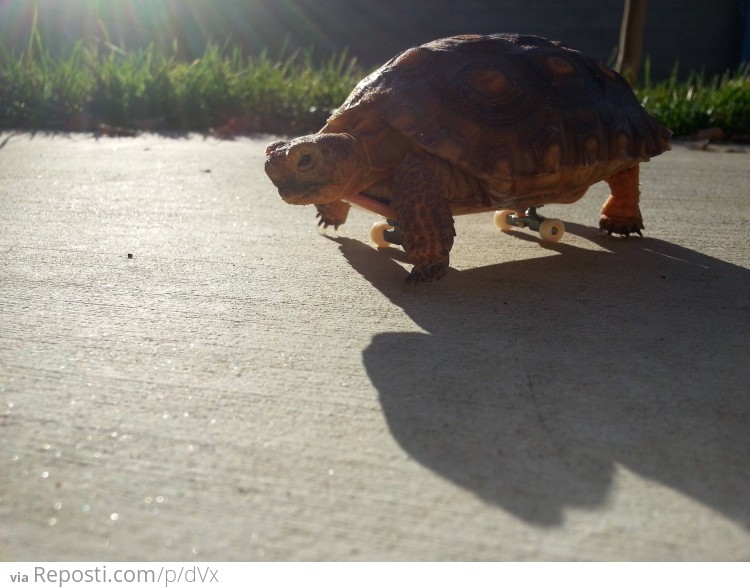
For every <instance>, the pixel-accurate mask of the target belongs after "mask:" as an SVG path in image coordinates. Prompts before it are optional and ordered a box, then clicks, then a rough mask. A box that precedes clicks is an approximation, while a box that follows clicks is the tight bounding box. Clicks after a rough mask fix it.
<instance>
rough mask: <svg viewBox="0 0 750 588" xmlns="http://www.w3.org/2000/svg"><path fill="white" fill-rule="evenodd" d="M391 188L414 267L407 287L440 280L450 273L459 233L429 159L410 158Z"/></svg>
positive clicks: (405, 243) (402, 237) (410, 260)
mask: <svg viewBox="0 0 750 588" xmlns="http://www.w3.org/2000/svg"><path fill="white" fill-rule="evenodd" d="M391 188H392V191H393V208H394V211H395V213H396V221H397V222H398V226H399V229H400V232H401V243H402V245H403V248H404V251H405V252H406V261H407V262H408V263H411V264H413V265H414V267H413V268H412V270H411V274H409V277H408V278H407V280H406V281H407V283H408V282H434V281H436V280H439V279H440V278H442V277H443V276H444V275H445V273H446V272H447V271H448V263H449V254H450V250H451V248H452V247H453V238H454V237H455V236H456V231H455V229H454V227H453V215H452V214H451V209H450V204H449V203H448V200H447V198H446V197H445V190H444V188H443V186H442V184H441V183H440V181H439V180H438V178H437V177H436V176H435V173H434V171H433V166H432V165H431V162H430V156H428V155H425V154H422V155H413V156H410V157H408V158H407V159H406V160H405V161H404V162H403V163H402V164H401V165H400V166H399V167H398V169H397V170H396V173H395V175H394V177H393V180H392V185H391Z"/></svg>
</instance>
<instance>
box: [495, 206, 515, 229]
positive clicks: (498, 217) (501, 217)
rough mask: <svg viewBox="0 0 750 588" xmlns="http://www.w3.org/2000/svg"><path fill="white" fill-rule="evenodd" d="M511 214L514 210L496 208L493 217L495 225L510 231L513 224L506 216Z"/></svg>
mask: <svg viewBox="0 0 750 588" xmlns="http://www.w3.org/2000/svg"><path fill="white" fill-rule="evenodd" d="M512 214H515V211H514V210H498V211H497V212H496V213H495V217H494V220H495V226H496V227H497V228H498V229H500V230H501V231H506V232H507V231H510V230H511V229H512V228H513V225H511V224H510V223H509V222H508V217H509V216H511V215H512Z"/></svg>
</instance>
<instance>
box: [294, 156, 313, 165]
mask: <svg viewBox="0 0 750 588" xmlns="http://www.w3.org/2000/svg"><path fill="white" fill-rule="evenodd" d="M312 160H313V158H312V155H310V154H309V153H305V154H304V155H303V156H302V157H300V158H299V160H298V161H297V168H298V169H307V168H308V167H310V166H311V165H312Z"/></svg>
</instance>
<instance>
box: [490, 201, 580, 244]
mask: <svg viewBox="0 0 750 588" xmlns="http://www.w3.org/2000/svg"><path fill="white" fill-rule="evenodd" d="M536 209H537V207H532V208H527V209H526V210H524V211H523V212H516V211H515V210H498V211H497V212H496V213H495V225H496V226H497V227H498V228H499V229H500V230H501V231H504V232H508V231H510V230H511V229H512V228H513V227H519V228H529V229H531V230H532V231H536V232H538V233H539V236H540V237H541V238H542V241H549V242H552V243H554V242H556V241H559V240H560V239H562V237H563V235H564V234H565V225H564V224H563V222H562V221H561V220H558V219H556V218H545V217H543V216H542V215H541V214H539V213H538V212H537V211H536Z"/></svg>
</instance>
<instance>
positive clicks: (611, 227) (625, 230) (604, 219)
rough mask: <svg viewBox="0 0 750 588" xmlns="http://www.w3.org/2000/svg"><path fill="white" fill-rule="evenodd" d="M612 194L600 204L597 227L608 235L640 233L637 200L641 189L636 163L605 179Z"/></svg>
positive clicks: (641, 223) (639, 214) (641, 218)
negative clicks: (602, 204) (600, 209)
mask: <svg viewBox="0 0 750 588" xmlns="http://www.w3.org/2000/svg"><path fill="white" fill-rule="evenodd" d="M607 183H608V184H609V188H610V190H612V195H611V196H610V197H609V198H608V199H607V201H606V202H605V203H604V206H602V215H601V219H600V220H599V228H600V229H601V230H603V231H607V232H608V233H609V234H610V235H611V234H612V233H616V234H618V235H625V236H627V235H629V234H630V233H638V234H639V235H640V234H641V229H642V228H643V217H642V216H641V211H640V208H638V201H639V199H640V195H641V191H640V189H639V187H638V164H637V163H636V164H635V165H634V166H632V167H629V168H628V169H625V170H622V171H620V172H617V173H616V174H615V175H613V176H612V177H611V178H609V179H607Z"/></svg>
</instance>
